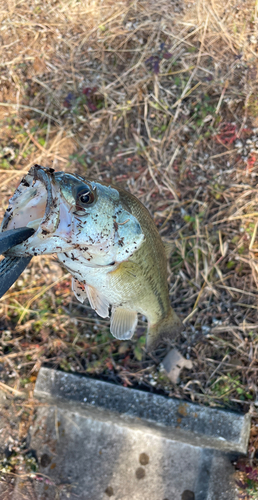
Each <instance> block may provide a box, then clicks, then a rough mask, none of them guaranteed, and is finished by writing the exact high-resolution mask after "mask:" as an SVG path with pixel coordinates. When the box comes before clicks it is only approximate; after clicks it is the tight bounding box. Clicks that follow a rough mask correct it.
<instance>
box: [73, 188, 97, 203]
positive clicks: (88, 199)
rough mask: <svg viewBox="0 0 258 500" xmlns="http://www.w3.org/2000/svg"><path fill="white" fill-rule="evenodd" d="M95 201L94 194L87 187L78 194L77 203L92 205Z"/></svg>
mask: <svg viewBox="0 0 258 500" xmlns="http://www.w3.org/2000/svg"><path fill="white" fill-rule="evenodd" d="M93 201H94V194H93V193H92V192H91V191H90V190H89V189H85V190H84V191H81V192H80V193H78V195H77V203H78V204H79V205H82V206H84V205H90V204H91V203H93Z"/></svg>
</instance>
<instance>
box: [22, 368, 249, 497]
mask: <svg viewBox="0 0 258 500" xmlns="http://www.w3.org/2000/svg"><path fill="white" fill-rule="evenodd" d="M35 396H36V397H37V398H38V399H40V400H41V401H42V402H43V404H42V405H41V406H40V407H39V408H38V410H37V418H36V421H35V423H34V425H33V427H32V428H31V431H30V442H29V443H28V446H29V447H30V449H33V450H34V451H35V454H36V456H37V459H38V462H39V472H40V476H39V477H38V479H39V478H40V480H38V481H35V482H34V495H35V499H37V500H43V499H44V500H54V499H55V498H57V495H58V498H59V499H60V500H65V499H67V498H70V499H71V500H75V499H77V500H78V499H80V500H108V498H111V499H112V500H236V499H237V491H236V487H235V481H234V468H233V466H232V465H231V461H230V460H231V458H232V453H231V454H228V453H225V452H224V451H223V452H222V451H221V445H220V442H222V449H223V450H225V449H227V450H229V449H230V450H231V452H232V450H233V449H234V451H237V452H239V449H241V451H242V452H243V451H245V450H246V445H247V439H248V430H249V425H250V422H249V418H248V417H243V416H242V415H238V414H234V413H228V412H221V411H218V410H210V409H205V408H200V407H198V406H196V405H191V404H187V405H185V403H184V404H182V402H180V401H177V400H171V399H166V398H163V397H161V396H156V395H153V394H147V393H143V392H140V391H135V390H130V389H129V390H128V389H125V388H123V387H118V386H115V385H112V384H108V383H105V382H101V381H96V380H92V379H88V378H84V377H79V376H76V375H70V374H65V373H62V372H58V371H55V370H50V369H47V368H42V369H41V370H40V372H39V375H38V379H37V383H36V388H35ZM180 405H181V406H180ZM204 410H205V411H204ZM119 412H121V413H119ZM184 418H185V419H186V424H184V425H183V426H182V425H181V422H182V420H183V419H184ZM191 419H192V420H193V422H191ZM230 419H231V420H230ZM238 419H239V420H238ZM197 420H199V424H198V425H197V424H196V421H197ZM230 422H231V425H230ZM216 423H218V425H219V429H220V430H221V432H222V434H223V435H222V437H223V439H222V440H220V436H219V433H218V431H217V429H216ZM209 425H210V429H209ZM223 425H226V426H227V432H228V435H226V428H225V427H223ZM233 426H236V428H237V430H236V429H235V430H234V429H233V430H232V429H231V427H233ZM202 428H205V429H207V432H208V437H205V433H204V432H203V430H202ZM182 436H183V440H181V437H182ZM188 438H189V441H188V442H187V439H188ZM193 443H194V444H193ZM198 443H199V444H200V445H198ZM202 443H204V446H202V445H201V444H202ZM208 443H211V444H212V446H213V448H209V447H208ZM21 493H22V491H21V490H20V485H19V484H18V483H17V488H16V496H14V499H13V500H18V499H19V498H20V497H19V495H21Z"/></svg>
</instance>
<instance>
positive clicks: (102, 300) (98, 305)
mask: <svg viewBox="0 0 258 500" xmlns="http://www.w3.org/2000/svg"><path fill="white" fill-rule="evenodd" d="M85 290H86V293H87V297H88V299H89V303H90V305H91V307H92V309H94V310H95V311H96V313H98V315H99V316H101V318H108V316H109V311H108V309H109V301H108V300H107V299H106V297H104V295H101V293H100V292H99V291H98V290H97V289H96V288H94V287H93V286H90V285H85Z"/></svg>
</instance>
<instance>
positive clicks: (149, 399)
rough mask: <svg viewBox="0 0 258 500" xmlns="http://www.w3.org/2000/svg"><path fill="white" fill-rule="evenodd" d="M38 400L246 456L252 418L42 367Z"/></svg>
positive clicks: (190, 442)
mask: <svg viewBox="0 0 258 500" xmlns="http://www.w3.org/2000/svg"><path fill="white" fill-rule="evenodd" d="M34 396H35V398H37V399H39V400H40V401H44V402H46V403H48V404H51V405H57V406H62V407H64V408H67V409H69V410H70V411H77V412H79V413H83V414H84V415H85V416H86V417H89V418H93V419H97V420H101V421H110V420H111V421H112V422H113V423H116V424H117V425H120V426H132V427H134V428H137V429H139V430H144V431H145V432H149V433H155V434H158V435H161V436H164V437H166V438H167V439H171V440H174V441H180V442H183V443H188V444H191V445H193V446H200V447H203V448H210V449H214V450H218V451H222V452H231V453H232V452H233V453H242V454H246V452H247V446H248V440H249V433H250V415H248V414H247V415H242V414H238V413H235V412H228V411H224V410H218V409H214V408H209V407H202V406H199V405H195V404H193V403H188V402H184V401H182V400H178V399H172V398H169V399H168V398H165V397H163V396H159V395H156V394H151V393H146V392H142V391H139V390H135V389H128V388H125V387H121V386H117V385H113V384H110V383H108V382H103V381H100V380H94V379H90V378H87V377H82V376H78V375H74V374H68V373H63V372H61V371H56V370H53V369H49V368H44V367H43V368H41V369H40V371H39V374H38V378H37V381H36V386H35V390H34Z"/></svg>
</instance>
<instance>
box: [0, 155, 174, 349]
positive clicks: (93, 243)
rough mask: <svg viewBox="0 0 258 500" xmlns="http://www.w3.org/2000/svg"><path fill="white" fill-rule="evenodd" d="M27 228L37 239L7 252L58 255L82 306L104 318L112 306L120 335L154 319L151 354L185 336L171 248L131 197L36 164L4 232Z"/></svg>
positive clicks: (117, 335) (114, 329)
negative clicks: (170, 274)
mask: <svg viewBox="0 0 258 500" xmlns="http://www.w3.org/2000/svg"><path fill="white" fill-rule="evenodd" d="M25 226H26V227H28V228H32V229H33V230H34V231H35V232H34V234H32V236H30V237H29V238H28V239H27V240H26V241H23V242H22V243H20V244H18V245H16V246H15V247H13V248H11V249H10V250H8V252H7V253H6V255H8V256H10V257H13V256H15V257H20V256H23V257H33V256H38V255H48V254H55V255H56V257H57V259H58V260H59V261H60V263H61V264H62V265H63V266H64V267H65V268H66V269H67V270H68V271H69V272H70V273H71V275H72V290H73V292H74V294H75V296H76V297H77V299H78V300H79V301H80V302H81V303H83V302H84V301H85V300H86V299H88V300H89V303H90V305H91V307H92V309H94V310H95V311H96V312H97V314H98V315H99V316H101V317H102V318H107V317H109V312H110V309H111V319H110V332H111V333H112V335H113V336H114V337H115V338H117V339H120V340H128V339H131V338H132V336H133V334H134V332H135V329H136V326H137V322H138V314H141V315H143V316H144V317H145V318H146V319H147V321H148V329H147V338H146V349H147V351H151V350H153V349H154V348H156V346H157V345H158V343H159V342H161V341H162V340H166V339H173V338H174V336H175V335H176V334H177V333H178V332H180V331H181V329H182V322H181V320H180V319H179V317H178V316H177V314H176V313H175V311H174V310H173V309H172V307H171V304H170V299H169V289H168V281H167V256H168V255H167V254H168V248H167V247H166V245H165V244H164V243H163V241H162V240H161V237H160V235H159V232H158V230H157V228H156V226H155V223H154V221H153V219H152V217H151V215H150V213H149V211H148V210H147V208H146V207H145V206H144V205H143V204H142V203H141V202H140V201H139V200H138V199H137V198H136V197H135V196H134V195H132V194H131V193H130V192H127V191H126V190H124V189H122V188H121V187H118V186H114V185H109V184H105V183H103V182H100V181H99V180H89V179H84V178H83V177H82V176H80V175H77V174H74V173H67V172H63V171H55V170H54V169H52V168H47V167H42V166H40V165H34V166H33V167H32V168H31V169H30V170H29V172H28V174H27V175H26V176H25V177H23V179H22V180H21V182H20V184H19V186H18V188H17V189H16V191H15V193H14V195H13V196H12V198H11V199H10V200H9V206H8V208H7V210H6V212H5V215H4V218H3V221H2V224H1V227H0V232H3V231H6V230H12V229H16V228H19V227H25Z"/></svg>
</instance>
